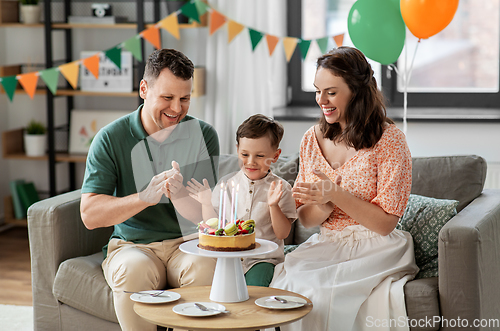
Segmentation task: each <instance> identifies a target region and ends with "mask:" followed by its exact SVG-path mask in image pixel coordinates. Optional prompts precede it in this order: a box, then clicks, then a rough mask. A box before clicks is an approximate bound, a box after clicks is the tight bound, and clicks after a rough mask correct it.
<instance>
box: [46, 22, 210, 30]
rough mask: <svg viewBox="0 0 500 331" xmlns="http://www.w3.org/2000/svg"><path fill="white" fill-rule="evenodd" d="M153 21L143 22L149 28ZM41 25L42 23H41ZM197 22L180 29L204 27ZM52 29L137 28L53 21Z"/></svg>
mask: <svg viewBox="0 0 500 331" xmlns="http://www.w3.org/2000/svg"><path fill="white" fill-rule="evenodd" d="M153 25H154V23H148V24H145V27H146V28H150V27H152V26H153ZM42 26H43V25H42ZM204 26H205V25H201V24H199V23H197V22H193V23H186V24H179V28H181V29H190V28H199V27H204ZM52 28H53V29H137V24H136V23H117V24H83V23H53V24H52Z"/></svg>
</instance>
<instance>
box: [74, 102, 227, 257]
mask: <svg viewBox="0 0 500 331" xmlns="http://www.w3.org/2000/svg"><path fill="white" fill-rule="evenodd" d="M141 110H142V105H141V106H139V108H138V109H137V110H136V111H134V112H132V113H130V114H129V115H126V116H123V117H122V118H120V119H118V120H116V121H114V122H112V123H111V124H109V125H107V126H105V127H104V128H103V129H101V130H100V131H99V132H98V133H97V134H96V136H95V137H94V139H93V141H92V144H91V146H90V149H89V153H88V155H87V163H86V169H85V177H84V181H83V185H82V189H81V192H82V193H97V194H107V195H114V196H117V197H124V196H128V195H131V194H134V193H137V192H140V191H142V190H143V189H144V188H145V187H146V186H147V184H148V183H149V181H150V180H151V178H152V177H153V176H154V175H155V174H158V173H161V172H162V171H164V170H168V169H171V167H172V165H171V161H172V160H175V161H177V162H178V163H179V164H180V166H181V173H182V175H183V176H184V184H186V182H187V181H188V180H190V179H191V178H196V179H197V180H199V181H201V180H202V179H203V178H207V179H209V182H211V185H215V183H217V173H218V156H219V140H218V137H217V133H216V131H215V129H214V128H213V127H212V126H210V125H209V124H207V123H205V122H203V121H201V120H199V119H196V118H194V117H192V116H189V115H187V116H186V117H185V118H184V119H183V120H182V121H181V122H180V123H179V124H178V125H177V127H176V128H175V130H174V131H173V132H172V133H171V134H170V136H169V137H168V138H167V139H166V140H165V141H163V142H157V141H155V140H154V139H151V137H148V134H147V133H146V131H145V130H144V128H143V126H142V122H141V117H140V114H141V113H140V112H141ZM178 216H179V215H178V214H177V213H176V211H175V208H174V206H173V204H172V203H171V202H170V200H169V199H167V198H166V197H163V198H162V200H161V201H160V203H158V204H157V205H155V206H151V207H148V208H146V209H144V210H143V211H141V212H140V213H138V214H137V215H135V216H133V217H131V218H129V219H128V220H126V221H125V222H123V223H121V224H117V225H115V226H114V231H113V234H112V236H111V238H119V239H123V240H126V241H131V242H134V243H151V242H156V241H162V240H166V239H174V238H179V237H181V236H182V235H183V232H184V231H185V229H182V231H181V227H182V225H179V223H183V224H186V222H187V221H185V222H182V221H181V219H182V217H178ZM188 224H190V225H191V227H193V226H194V225H193V224H192V223H188ZM184 234H186V233H184ZM104 254H105V255H106V251H105V250H104Z"/></svg>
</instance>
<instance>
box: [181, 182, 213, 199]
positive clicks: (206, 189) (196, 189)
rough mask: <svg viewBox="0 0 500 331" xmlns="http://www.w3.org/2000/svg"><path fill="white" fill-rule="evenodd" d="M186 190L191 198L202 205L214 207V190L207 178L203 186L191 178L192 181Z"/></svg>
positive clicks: (188, 183)
mask: <svg viewBox="0 0 500 331" xmlns="http://www.w3.org/2000/svg"><path fill="white" fill-rule="evenodd" d="M186 189H187V190H188V192H189V196H190V197H191V198H193V199H195V200H196V201H198V202H199V203H201V204H202V205H212V190H211V189H210V185H209V184H208V180H207V179H206V178H204V179H203V184H201V183H200V182H198V181H197V180H196V179H194V178H191V181H189V182H187V186H186Z"/></svg>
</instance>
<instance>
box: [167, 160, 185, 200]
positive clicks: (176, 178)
mask: <svg viewBox="0 0 500 331" xmlns="http://www.w3.org/2000/svg"><path fill="white" fill-rule="evenodd" d="M166 172H167V173H168V174H167V182H166V192H165V195H166V196H167V198H169V199H175V198H176V197H175V195H176V194H177V193H179V192H180V191H181V189H182V188H183V187H184V185H183V184H182V182H183V180H184V177H183V176H182V174H181V169H180V167H179V163H177V162H175V161H172V169H170V170H168V171H166Z"/></svg>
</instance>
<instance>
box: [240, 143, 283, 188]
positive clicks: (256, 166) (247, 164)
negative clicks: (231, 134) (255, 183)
mask: <svg viewBox="0 0 500 331" xmlns="http://www.w3.org/2000/svg"><path fill="white" fill-rule="evenodd" d="M236 147H237V148H238V158H239V159H240V162H239V163H240V168H241V170H243V171H244V172H245V175H246V176H247V177H248V178H249V179H251V180H258V179H261V178H264V177H265V176H266V175H267V172H268V171H269V168H270V167H271V163H274V162H276V161H277V160H278V157H279V156H280V153H281V150H280V149H275V148H273V147H272V146H271V140H270V139H269V138H268V137H260V138H256V139H250V138H240V142H239V145H238V146H236Z"/></svg>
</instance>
